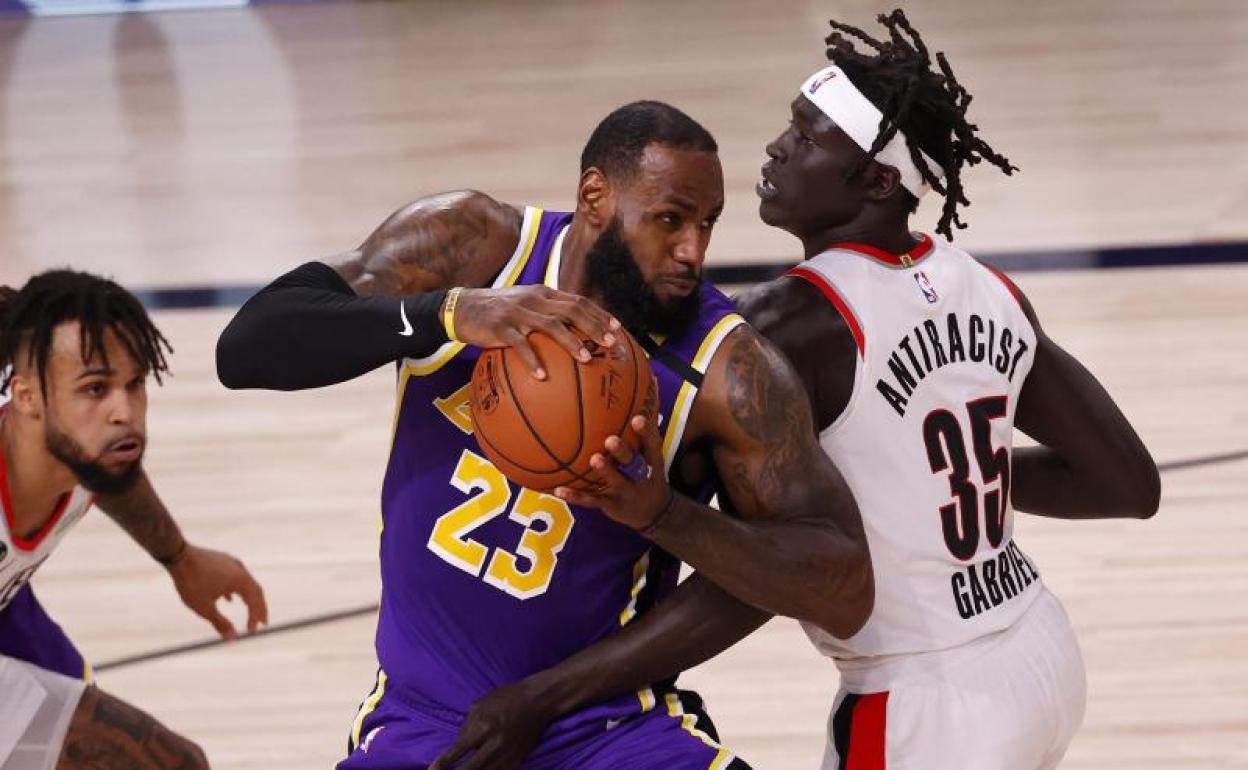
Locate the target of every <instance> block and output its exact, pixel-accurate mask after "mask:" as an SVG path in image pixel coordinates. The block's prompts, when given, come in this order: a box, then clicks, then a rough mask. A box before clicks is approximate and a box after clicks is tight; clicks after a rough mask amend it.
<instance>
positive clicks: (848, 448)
mask: <svg viewBox="0 0 1248 770" xmlns="http://www.w3.org/2000/svg"><path fill="white" fill-rule="evenodd" d="M789 274H790V275H796V276H798V277H800V278H804V279H806V280H807V281H810V282H811V283H813V284H814V285H815V286H816V287H818V288H819V289H820V290H821V291H822V292H823V294H824V295H825V296H826V297H827V298H828V300H829V301H830V302H832V303H833V304H834V305H835V306H836V308H837V309H838V310H839V311H840V313H841V314H842V316H844V317H845V319H846V322H847V323H848V325H849V327H850V330H851V331H852V332H853V334H854V338H855V340H856V341H857V343H858V350H859V357H858V365H857V373H856V375H855V379H854V389H853V395H852V396H851V397H850V400H849V403H848V405H847V406H846V408H845V411H844V412H843V413H842V414H841V415H840V417H839V418H838V419H837V420H836V422H835V423H833V424H832V425H830V426H828V428H827V429H826V430H824V431H822V432H821V434H820V436H819V440H820V443H821V444H822V445H823V448H824V450H825V451H826V452H827V453H828V455H829V456H830V457H831V458H832V459H833V460H834V461H835V462H836V465H837V467H838V468H839V469H840V471H841V473H842V474H843V475H844V477H845V479H846V481H847V482H848V484H849V486H850V488H851V490H852V491H853V494H854V497H855V499H856V500H857V501H858V507H859V509H860V510H861V512H862V519H863V524H864V526H865V528H866V535H867V542H868V544H869V546H870V548H871V562H872V568H873V570H874V574H875V608H874V610H873V612H872V614H871V617H870V619H869V620H868V621H867V624H866V626H864V627H863V628H862V630H860V631H859V632H858V633H857V634H855V635H854V636H853V637H851V638H849V639H837V638H836V637H834V636H832V635H830V634H828V633H827V632H825V631H823V630H821V629H819V628H816V627H814V626H810V625H807V626H806V632H807V634H808V635H809V636H810V637H811V640H812V641H813V642H814V643H815V645H816V647H818V648H819V650H820V651H821V652H823V653H824V654H825V655H829V656H831V657H833V658H836V659H837V663H838V666H839V667H840V668H841V670H842V672H843V675H846V676H849V675H851V674H852V673H853V672H855V671H857V672H862V673H864V674H865V673H866V672H867V671H868V670H870V669H871V668H873V667H877V666H882V665H885V664H887V663H888V662H889V661H890V660H893V659H895V658H894V656H908V655H910V654H914V653H925V652H932V651H937V650H945V649H949V648H952V647H956V646H959V645H963V644H966V643H968V642H970V641H973V640H975V639H977V638H980V637H983V636H985V635H987V634H991V633H993V632H997V631H1001V630H1003V629H1006V628H1008V627H1010V626H1011V625H1013V624H1014V623H1015V622H1016V621H1017V620H1018V619H1019V618H1020V617H1021V616H1022V615H1023V613H1024V612H1025V611H1026V610H1027V608H1028V607H1029V606H1030V605H1031V603H1032V602H1033V601H1034V600H1035V598H1036V597H1037V596H1038V595H1039V594H1040V593H1041V584H1040V576H1039V572H1038V571H1037V569H1036V567H1035V565H1034V563H1033V562H1032V561H1031V560H1030V559H1028V558H1027V556H1025V555H1024V554H1023V552H1022V551H1021V550H1020V549H1019V548H1018V546H1017V545H1016V544H1015V543H1014V540H1013V533H1014V514H1013V510H1012V508H1011V506H1010V502H1009V498H1010V496H1009V481H1010V451H1011V442H1012V437H1013V431H1014V412H1015V409H1016V407H1017V405H1018V395H1019V392H1020V391H1021V390H1022V387H1023V382H1024V380H1026V378H1027V374H1028V372H1029V371H1030V369H1031V364H1032V360H1033V357H1034V354H1035V349H1036V335H1035V331H1034V330H1033V329H1032V327H1031V324H1030V322H1029V321H1028V320H1027V317H1026V316H1025V315H1024V314H1023V311H1022V307H1021V306H1020V304H1019V302H1018V299H1017V297H1016V296H1015V295H1014V293H1013V292H1014V289H1013V286H1012V285H1011V284H1009V283H1008V282H1007V281H1006V280H1005V279H1004V278H1003V277H1001V276H1000V275H999V274H995V273H994V272H993V271H991V270H990V269H989V268H987V267H984V266H983V265H981V264H980V263H978V262H976V261H975V260H974V259H972V258H971V257H970V256H969V255H968V254H966V253H965V252H963V251H961V250H959V249H956V248H954V247H953V246H951V245H949V244H948V243H945V242H939V243H936V242H933V240H932V239H931V238H930V237H928V236H922V242H921V243H920V245H919V246H917V247H916V248H915V249H914V250H912V251H911V252H910V253H909V254H906V255H901V256H897V255H892V254H886V253H884V252H881V251H879V250H877V249H872V248H870V247H866V246H860V245H856V244H840V245H838V246H837V247H835V248H833V249H832V250H830V251H828V252H825V253H823V254H820V255H819V256H817V257H814V258H812V259H810V260H808V261H806V262H805V263H803V264H802V265H800V266H798V267H797V268H794V269H793V270H792V271H790V273H789ZM851 678H853V677H852V676H851Z"/></svg>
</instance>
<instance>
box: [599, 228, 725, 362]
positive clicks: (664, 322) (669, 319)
mask: <svg viewBox="0 0 1248 770" xmlns="http://www.w3.org/2000/svg"><path fill="white" fill-rule="evenodd" d="M585 259H586V266H587V268H586V269H587V271H588V274H587V280H588V283H589V290H590V292H591V293H594V294H597V295H598V296H600V297H601V298H602V302H603V304H604V305H606V308H607V310H609V311H611V313H612V314H613V315H614V316H615V317H616V318H617V319H619V322H620V323H621V324H623V325H624V328H625V329H628V331H629V332H630V333H631V334H632V335H633V336H634V337H641V336H642V335H646V334H664V335H669V336H670V335H672V334H675V333H676V332H679V331H681V330H683V329H684V328H685V327H686V326H688V325H689V323H690V322H691V321H692V320H693V319H694V318H695V317H696V316H697V314H698V306H699V305H700V302H699V296H700V291H701V287H700V286H699V287H695V288H694V290H693V291H692V292H690V293H689V295H688V296H686V297H680V298H678V299H675V300H673V301H671V302H668V303H664V302H663V300H661V299H659V297H658V295H657V294H655V293H654V289H652V288H650V284H648V283H646V277H645V276H644V275H642V273H641V268H639V267H637V260H636V259H634V258H633V252H632V251H630V250H629V248H628V244H627V243H625V242H624V236H623V235H622V234H621V228H620V220H619V219H618V218H617V219H614V220H612V222H611V225H610V226H609V227H607V229H606V230H603V231H602V235H600V236H598V240H596V241H594V245H592V246H590V247H589V252H588V253H587V254H586V255H585Z"/></svg>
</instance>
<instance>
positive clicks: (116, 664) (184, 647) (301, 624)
mask: <svg viewBox="0 0 1248 770" xmlns="http://www.w3.org/2000/svg"><path fill="white" fill-rule="evenodd" d="M1239 460H1248V449H1241V450H1239V451H1235V452H1222V453H1220V454H1214V455H1201V456H1198V457H1189V458H1187V459H1185V460H1171V461H1169V462H1164V463H1158V465H1157V470H1158V471H1160V472H1161V473H1166V472H1168V471H1182V470H1189V469H1191V468H1199V467H1204V466H1207V465H1220V464H1223V463H1232V462H1237V461H1239ZM379 607H380V605H378V604H376V603H374V604H368V605H364V606H362V607H354V608H351V609H346V610H338V611H337V612H327V613H325V614H323V615H313V616H311V617H307V618H303V619H302V620H292V621H290V622H289V623H277V624H274V625H271V626H266V627H265V628H262V629H260V630H259V631H257V632H256V633H254V634H248V635H246V636H240V637H238V639H237V640H235V641H236V642H246V641H249V640H252V639H260V638H262V637H265V636H272V635H274V634H281V633H285V632H287V631H297V630H299V629H301V628H310V627H312V626H320V625H324V624H326V623H334V622H337V621H339V620H350V619H352V618H358V617H361V616H363V615H369V614H372V613H375V612H377V610H378V609H379ZM231 643H232V642H227V641H226V640H224V639H204V640H201V641H198V642H190V643H189V644H180V645H177V646H176V647H166V648H164V649H162V650H152V651H151V652H143V653H139V654H137V655H130V656H127V657H124V658H114V659H113V660H108V661H105V662H103V663H100V664H99V665H96V666H93V667H92V668H93V669H94V670H95V671H96V672H99V673H103V672H106V671H113V670H116V669H119V668H125V667H126V666H133V665H137V664H139V663H147V662H149V661H153V660H160V659H162V658H169V657H173V656H174V655H182V654H184V653H188V652H198V651H199V650H206V649H209V648H212V647H219V646H221V645H223V644H231Z"/></svg>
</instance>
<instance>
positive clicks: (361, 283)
mask: <svg viewBox="0 0 1248 770" xmlns="http://www.w3.org/2000/svg"><path fill="white" fill-rule="evenodd" d="M522 223H523V214H522V213H521V211H520V210H519V209H517V208H516V207H514V206H511V205H509V204H506V203H501V202H499V201H496V200H494V199H493V198H491V197H490V196H488V195H486V194H485V193H482V192H478V191H476V190H458V191H454V192H445V193H439V194H437V195H430V196H428V197H426V198H421V199H419V200H416V201H413V202H411V203H409V204H407V205H406V206H404V207H403V208H401V209H399V210H398V211H396V212H394V213H393V214H391V215H390V216H389V217H387V218H386V220H385V221H384V222H382V223H381V225H380V226H379V227H378V228H377V229H376V230H374V231H373V233H372V234H371V235H369V236H368V238H367V239H366V240H365V241H364V243H362V244H361V245H360V246H359V248H357V249H355V250H353V251H350V252H347V253H346V254H343V255H341V256H339V257H337V258H334V259H332V260H330V264H331V265H332V266H333V267H334V269H335V270H337V271H338V273H339V275H341V276H342V277H343V278H344V279H345V280H346V281H347V282H348V283H350V284H351V287H352V288H353V289H355V291H356V292H358V293H360V294H366V295H383V296H397V295H402V294H415V293H417V292H422V291H433V290H435V289H445V288H450V287H452V286H486V285H488V284H489V282H490V280H491V279H492V278H493V276H494V275H495V274H496V273H497V272H498V271H499V270H500V269H501V268H502V266H503V265H504V264H505V263H506V261H507V259H508V257H510V256H511V254H512V252H513V251H514V250H515V248H516V244H518V243H519V241H520V229H521V225H522Z"/></svg>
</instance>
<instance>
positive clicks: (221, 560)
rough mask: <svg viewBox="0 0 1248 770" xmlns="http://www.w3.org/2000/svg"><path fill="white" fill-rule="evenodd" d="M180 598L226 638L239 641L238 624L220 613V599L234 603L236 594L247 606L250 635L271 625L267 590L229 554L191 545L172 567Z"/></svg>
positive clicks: (171, 572)
mask: <svg viewBox="0 0 1248 770" xmlns="http://www.w3.org/2000/svg"><path fill="white" fill-rule="evenodd" d="M169 576H170V577H172V578H173V585H174V587H175V588H177V589H178V596H180V597H182V603H183V604H185V605H186V606H187V607H189V608H190V610H191V612H194V613H195V614H196V615H198V616H200V617H201V618H203V619H204V620H206V621H208V622H209V623H211V624H212V627H213V628H215V629H217V633H218V634H221V637H222V638H223V639H235V638H237V637H238V632H237V631H236V630H235V629H234V624H233V623H231V622H230V621H229V619H228V618H226V617H225V616H224V615H222V614H221V613H220V612H219V611H218V610H217V600H218V599H225V600H226V601H230V600H231V599H232V598H233V597H234V596H235V595H236V594H237V595H238V596H241V597H242V598H243V602H245V603H246V604H247V633H249V634H254V633H255V632H256V629H257V628H259V627H260V624H261V623H268V622H269V608H268V605H267V604H265V601H264V590H263V589H262V588H260V584H259V583H257V582H256V580H255V578H253V577H252V576H251V573H250V572H248V571H247V568H246V567H244V566H243V563H242V562H241V561H239V560H238V559H235V558H234V557H233V556H230V555H229V554H228V553H221V552H220V551H213V550H210V549H208V548H200V547H198V546H194V545H190V544H187V546H186V550H185V551H184V552H183V553H182V555H181V556H179V557H178V559H177V561H175V562H174V563H173V564H172V565H170V567H169Z"/></svg>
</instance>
